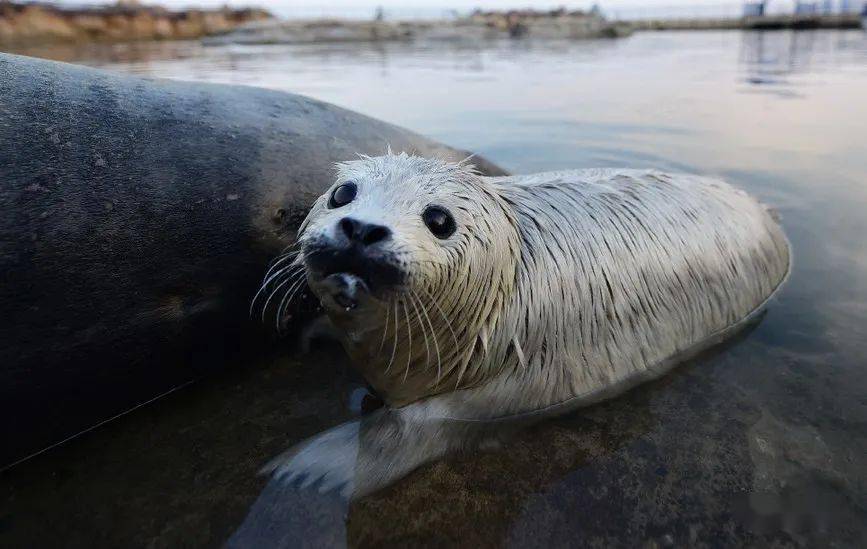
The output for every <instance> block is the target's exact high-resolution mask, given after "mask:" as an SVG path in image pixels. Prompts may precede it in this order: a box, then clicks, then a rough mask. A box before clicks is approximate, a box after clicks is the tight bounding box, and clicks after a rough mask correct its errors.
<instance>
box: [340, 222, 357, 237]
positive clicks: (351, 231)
mask: <svg viewBox="0 0 867 549" xmlns="http://www.w3.org/2000/svg"><path fill="white" fill-rule="evenodd" d="M338 225H339V226H340V230H341V231H343V234H345V235H346V238H348V239H349V240H354V239H355V237H356V233H357V232H358V231H357V230H356V227H357V225H358V222H357V221H356V220H354V219H352V218H350V217H344V218H343V219H341V220H340V221H339V222H338Z"/></svg>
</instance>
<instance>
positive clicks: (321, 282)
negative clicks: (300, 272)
mask: <svg viewBox="0 0 867 549" xmlns="http://www.w3.org/2000/svg"><path fill="white" fill-rule="evenodd" d="M304 257H305V263H306V265H307V268H308V272H309V273H310V274H311V275H312V278H313V281H314V283H315V285H316V286H318V287H319V291H318V292H317V293H318V294H320V298H322V297H325V296H328V297H329V298H330V301H332V302H333V303H334V305H335V306H336V307H339V308H341V309H344V310H346V311H350V310H352V309H355V308H356V307H358V305H359V303H360V302H361V301H363V300H364V299H366V298H368V297H373V296H375V295H377V294H381V293H383V292H384V291H386V290H387V289H389V288H393V287H396V286H399V285H400V283H401V281H402V280H403V272H402V271H401V269H400V268H399V267H398V266H396V265H395V264H394V263H393V262H392V261H390V260H389V257H388V255H387V254H380V253H376V254H371V253H370V252H369V251H367V250H364V249H360V248H358V247H357V246H348V247H345V248H335V247H332V246H328V245H326V246H315V247H311V248H310V249H308V250H306V252H305V254H304Z"/></svg>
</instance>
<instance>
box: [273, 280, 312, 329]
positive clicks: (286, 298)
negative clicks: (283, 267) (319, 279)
mask: <svg viewBox="0 0 867 549" xmlns="http://www.w3.org/2000/svg"><path fill="white" fill-rule="evenodd" d="M299 275H301V276H299ZM304 275H305V272H304V271H303V270H302V271H299V272H298V273H296V274H294V275H292V278H294V279H295V282H294V283H293V284H292V286H290V287H289V289H288V290H286V293H285V294H283V299H281V300H280V305H278V306H277V315H276V318H275V319H274V327H275V328H276V329H277V331H278V332H279V331H280V319H281V318H282V317H283V314H284V313H285V311H286V309H288V308H289V304H290V303H292V300H293V299H294V298H295V294H297V293H298V292H299V291H300V290H301V288H303V287H304V282H305V276H304Z"/></svg>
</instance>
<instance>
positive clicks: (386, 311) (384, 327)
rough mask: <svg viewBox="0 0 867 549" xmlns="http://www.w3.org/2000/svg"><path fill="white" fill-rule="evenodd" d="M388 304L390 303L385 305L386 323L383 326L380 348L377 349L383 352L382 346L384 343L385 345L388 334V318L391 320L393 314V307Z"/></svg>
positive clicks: (378, 351)
mask: <svg viewBox="0 0 867 549" xmlns="http://www.w3.org/2000/svg"><path fill="white" fill-rule="evenodd" d="M388 305H389V303H386V306H385V323H384V324H383V328H382V341H380V342H379V350H377V351H376V352H377V353H381V352H382V347H383V345H385V336H386V334H388V320H389V316H391V307H389V306H388Z"/></svg>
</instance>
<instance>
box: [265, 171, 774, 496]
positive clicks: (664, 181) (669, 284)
mask: <svg viewBox="0 0 867 549" xmlns="http://www.w3.org/2000/svg"><path fill="white" fill-rule="evenodd" d="M789 261H790V253H789V244H788V241H787V239H786V237H785V235H784V234H783V232H782V229H781V228H780V226H779V224H778V222H777V221H776V219H775V218H774V216H773V215H772V214H771V213H770V212H769V211H768V209H767V208H765V207H764V206H763V205H762V204H760V203H759V202H757V201H756V200H755V199H753V198H752V197H750V196H749V195H747V194H746V193H745V192H743V191H741V190H738V189H735V188H734V187H732V186H730V185H728V184H726V183H724V182H722V181H719V180H716V179H711V178H706V177H698V176H692V175H682V174H676V175H675V174H671V175H670V174H665V173H660V172H657V171H642V170H626V169H624V170H619V169H618V170H586V171H558V172H549V173H541V174H534V175H526V176H509V177H483V176H480V175H478V174H477V173H476V172H475V171H474V169H473V168H472V167H471V166H470V165H469V164H467V163H466V162H464V163H449V162H444V161H440V160H431V159H426V158H421V157H417V156H410V155H406V154H388V155H385V156H382V157H375V158H370V157H361V158H360V159H358V160H355V161H350V162H345V163H341V164H339V165H338V177H337V181H336V182H335V184H334V185H333V187H332V188H331V189H329V190H328V191H327V192H326V193H325V194H324V195H323V196H321V197H320V198H319V199H318V200H317V201H316V203H315V204H314V205H313V208H312V210H311V211H310V213H309V215H308V216H307V219H306V220H305V221H304V223H303V225H302V227H301V230H300V236H299V241H298V249H297V250H296V251H295V252H293V253H290V254H287V255H286V256H285V257H283V258H281V259H280V260H278V261H277V262H276V263H275V265H274V267H273V268H272V270H271V272H270V273H269V275H268V276H267V277H266V280H265V283H264V284H263V293H267V292H265V290H268V289H270V293H271V294H272V295H276V294H278V293H279V291H281V290H280V289H281V288H282V291H283V292H284V297H283V298H282V299H281V306H280V309H281V310H283V309H284V308H285V305H286V304H288V303H289V302H291V301H292V299H293V297H294V296H295V295H297V293H298V291H299V289H300V288H302V287H303V286H304V285H305V284H309V287H310V289H311V290H312V291H313V292H314V294H315V295H316V296H317V297H318V298H319V299H320V300H321V303H322V305H323V307H324V308H325V310H326V311H327V313H328V316H329V318H330V319H331V321H332V322H333V323H334V325H335V326H336V327H337V328H338V331H339V333H340V334H341V340H342V343H343V345H344V347H345V348H346V350H347V351H348V353H349V354H350V356H351V357H352V359H353V360H354V362H355V363H356V365H357V366H358V368H360V370H361V372H362V373H363V375H364V376H365V377H366V379H367V380H368V381H369V383H370V384H371V385H372V387H373V388H374V389H375V390H376V391H377V392H378V394H379V395H380V396H381V397H382V398H383V399H384V401H385V403H386V406H385V407H383V408H382V409H379V410H377V411H376V412H373V413H371V414H369V415H367V416H365V417H363V418H362V419H360V420H358V421H354V422H350V423H347V424H344V425H341V426H338V427H336V428H334V429H332V430H330V431H327V432H325V433H323V434H321V435H319V436H317V437H314V438H313V439H310V440H308V441H306V442H303V443H301V444H299V445H298V446H297V447H295V448H293V449H292V450H290V451H289V452H287V453H286V454H284V455H283V456H280V457H279V458H277V459H275V460H274V461H273V462H272V463H271V464H269V465H268V466H267V467H266V470H267V471H272V472H274V473H275V476H276V477H277V478H278V479H289V480H292V479H296V478H303V479H304V484H313V483H317V484H318V486H319V488H320V490H329V489H331V488H339V489H341V491H342V493H344V494H345V495H347V496H355V497H357V496H360V495H363V494H366V493H369V492H370V491H373V490H375V489H377V488H380V487H382V486H384V485H386V484H388V483H390V482H391V481H393V480H395V479H397V478H400V477H401V476H403V475H405V474H406V473H408V472H409V471H411V470H412V469H414V468H415V467H417V466H418V465H420V464H422V463H425V462H427V461H429V460H431V459H434V458H436V457H439V456H441V455H443V454H445V453H447V452H449V451H452V450H454V449H457V448H464V447H470V446H476V445H478V444H484V443H485V442H486V441H489V440H492V439H494V438H496V436H497V434H498V433H500V432H502V431H503V430H508V429H510V428H512V427H513V426H515V425H520V424H523V423H526V422H527V421H533V420H536V419H539V418H541V417H546V416H548V415H552V414H557V413H561V412H564V411H567V410H571V409H574V408H576V407H579V406H583V405H587V404H591V403H593V402H596V401H598V400H600V399H602V398H606V397H609V396H612V395H615V394H617V393H619V392H622V391H623V390H625V389H627V388H629V387H631V386H633V385H635V384H637V383H640V382H642V381H645V380H648V379H651V378H654V377H657V376H659V375H661V374H662V373H664V372H665V371H667V370H668V369H670V368H671V367H672V366H673V365H674V364H676V363H677V362H679V361H682V360H683V359H685V358H687V357H689V356H691V355H692V354H694V353H696V352H698V351H700V350H703V349H705V348H707V347H709V346H711V345H713V344H715V343H718V342H720V341H721V340H723V339H725V338H726V337H727V336H729V335H731V334H732V333H733V332H735V331H736V330H737V329H739V328H740V327H742V326H743V325H745V324H746V323H748V322H749V321H750V320H751V319H753V318H755V317H756V315H757V314H758V313H759V312H761V310H762V309H763V307H764V306H765V305H766V304H767V302H768V300H769V299H770V298H771V296H772V295H773V294H774V292H775V291H776V290H777V289H778V288H779V287H780V286H781V284H782V283H783V281H784V279H785V278H786V276H787V274H788V271H789Z"/></svg>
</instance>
